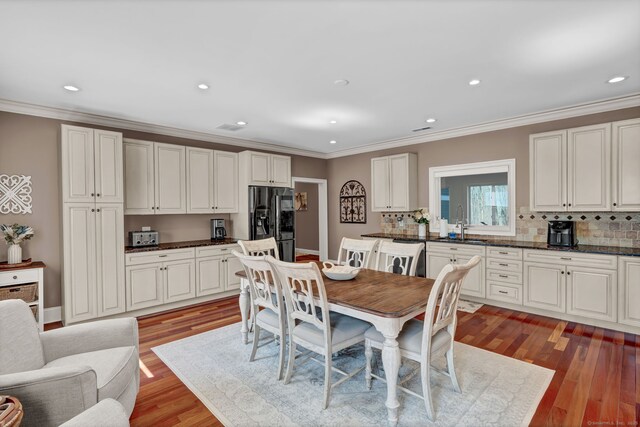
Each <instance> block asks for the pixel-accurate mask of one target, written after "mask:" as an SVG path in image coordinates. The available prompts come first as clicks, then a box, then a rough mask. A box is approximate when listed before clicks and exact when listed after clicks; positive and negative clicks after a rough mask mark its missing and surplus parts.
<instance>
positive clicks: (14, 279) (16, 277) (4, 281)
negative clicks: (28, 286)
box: [0, 269, 38, 285]
mask: <svg viewBox="0 0 640 427" xmlns="http://www.w3.org/2000/svg"><path fill="white" fill-rule="evenodd" d="M37 281H38V271H37V270H33V269H32V270H13V271H5V272H3V273H0V285H12V284H14V285H17V284H18V283H29V282H37Z"/></svg>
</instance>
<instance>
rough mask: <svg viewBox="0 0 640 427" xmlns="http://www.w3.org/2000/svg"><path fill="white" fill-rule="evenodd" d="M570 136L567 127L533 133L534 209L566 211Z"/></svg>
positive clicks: (531, 157) (532, 207) (531, 183)
mask: <svg viewBox="0 0 640 427" xmlns="http://www.w3.org/2000/svg"><path fill="white" fill-rule="evenodd" d="M566 139H567V132H566V131H564V130H561V131H555V132H546V133H540V134H535V135H530V136H529V186H530V193H529V198H530V200H529V202H530V207H531V210H532V211H543V212H556V211H565V210H566V208H567V202H566V164H567V161H566V157H567V152H566Z"/></svg>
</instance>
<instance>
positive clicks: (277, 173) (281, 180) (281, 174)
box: [271, 154, 291, 187]
mask: <svg viewBox="0 0 640 427" xmlns="http://www.w3.org/2000/svg"><path fill="white" fill-rule="evenodd" d="M271 185H273V186H275V187H291V157H289V156H279V155H277V154H273V155H271Z"/></svg>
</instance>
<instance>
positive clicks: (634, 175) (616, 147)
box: [611, 119, 640, 212]
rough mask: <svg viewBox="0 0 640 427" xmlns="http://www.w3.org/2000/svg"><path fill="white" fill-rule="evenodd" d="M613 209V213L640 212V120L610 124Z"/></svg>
mask: <svg viewBox="0 0 640 427" xmlns="http://www.w3.org/2000/svg"><path fill="white" fill-rule="evenodd" d="M611 133H612V142H613V144H612V146H613V150H612V151H613V155H612V159H613V165H612V181H613V187H612V188H613V194H612V202H613V203H612V206H613V210H614V211H623V212H630V211H636V212H638V211H640V167H639V166H638V165H640V119H633V120H624V121H621V122H615V123H613V124H612V132H611Z"/></svg>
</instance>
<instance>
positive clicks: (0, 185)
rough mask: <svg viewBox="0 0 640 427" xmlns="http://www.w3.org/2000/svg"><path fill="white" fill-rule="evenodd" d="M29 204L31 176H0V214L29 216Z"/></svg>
mask: <svg viewBox="0 0 640 427" xmlns="http://www.w3.org/2000/svg"><path fill="white" fill-rule="evenodd" d="M31 202H32V199H31V176H25V175H4V174H2V175H0V214H28V213H29V214H30V213H31Z"/></svg>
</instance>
